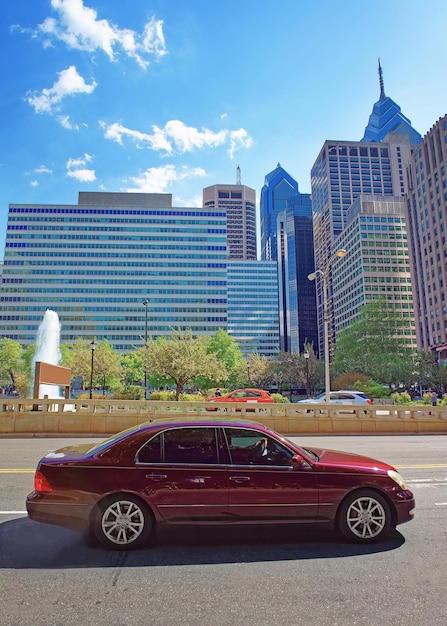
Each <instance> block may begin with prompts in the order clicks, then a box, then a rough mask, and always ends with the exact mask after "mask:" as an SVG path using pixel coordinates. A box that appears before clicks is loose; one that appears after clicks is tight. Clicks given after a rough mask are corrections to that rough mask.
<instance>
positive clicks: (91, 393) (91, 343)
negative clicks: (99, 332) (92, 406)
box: [90, 339, 96, 400]
mask: <svg viewBox="0 0 447 626" xmlns="http://www.w3.org/2000/svg"><path fill="white" fill-rule="evenodd" d="M90 349H91V351H92V364H91V368H90V400H91V399H92V398H93V363H94V359H95V350H96V341H95V340H94V339H93V340H92V341H91V342H90Z"/></svg>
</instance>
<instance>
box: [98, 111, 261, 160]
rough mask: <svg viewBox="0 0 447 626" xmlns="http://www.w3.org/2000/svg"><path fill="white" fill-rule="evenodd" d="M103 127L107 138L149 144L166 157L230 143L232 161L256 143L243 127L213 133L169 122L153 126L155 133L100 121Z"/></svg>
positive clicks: (139, 145) (177, 122)
mask: <svg viewBox="0 0 447 626" xmlns="http://www.w3.org/2000/svg"><path fill="white" fill-rule="evenodd" d="M100 125H101V127H102V128H103V129H104V137H105V138H106V139H110V140H112V141H116V142H117V143H119V144H121V145H122V144H123V138H125V137H127V138H129V139H131V140H132V141H134V142H135V143H136V144H137V146H138V147H142V146H144V145H147V146H148V147H149V148H150V149H152V150H156V151H158V150H160V151H163V152H164V153H165V154H166V155H171V154H173V153H174V152H177V153H178V154H183V153H185V152H192V151H193V150H195V149H202V148H215V147H218V146H222V145H225V144H229V148H228V153H229V155H230V157H231V158H233V155H234V152H235V151H236V150H239V149H241V148H250V147H251V145H252V143H253V140H252V138H251V137H250V135H249V134H248V133H247V131H246V130H245V129H243V128H240V129H239V130H220V131H218V132H214V131H211V130H208V129H207V128H202V129H201V130H199V129H197V128H194V127H192V126H187V125H186V124H184V123H183V122H181V121H180V120H170V121H169V122H167V123H166V124H165V125H164V127H163V128H159V127H158V126H153V127H152V131H153V132H152V134H149V133H142V132H140V131H137V130H132V129H129V128H126V127H125V126H123V125H122V124H120V123H114V124H110V125H109V126H108V125H107V124H105V123H104V122H100Z"/></svg>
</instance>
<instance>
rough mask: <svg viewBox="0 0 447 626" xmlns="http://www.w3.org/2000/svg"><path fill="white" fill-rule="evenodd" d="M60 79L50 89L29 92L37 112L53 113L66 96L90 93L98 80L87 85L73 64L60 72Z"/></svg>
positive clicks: (31, 102)
mask: <svg viewBox="0 0 447 626" xmlns="http://www.w3.org/2000/svg"><path fill="white" fill-rule="evenodd" d="M58 76H59V78H58V80H57V81H56V82H55V83H54V85H53V86H52V87H50V88H49V89H47V88H45V89H42V91H41V92H40V93H36V92H28V94H27V101H28V103H29V104H30V105H31V106H32V107H33V108H34V110H35V112H36V113H52V111H53V109H54V108H55V107H57V105H59V104H60V102H61V101H62V100H63V98H65V97H66V96H72V95H73V94H77V93H87V94H90V93H92V91H93V90H94V89H95V87H96V82H95V81H93V83H92V84H91V85H87V83H86V82H85V80H84V79H83V78H82V76H81V75H80V74H78V71H77V70H76V68H75V67H74V65H71V66H70V67H68V68H67V69H66V70H62V71H61V72H58Z"/></svg>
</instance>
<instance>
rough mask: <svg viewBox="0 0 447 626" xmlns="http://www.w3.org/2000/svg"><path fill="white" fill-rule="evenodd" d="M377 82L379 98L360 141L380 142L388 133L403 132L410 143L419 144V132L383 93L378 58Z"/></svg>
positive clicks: (381, 72) (380, 67)
mask: <svg viewBox="0 0 447 626" xmlns="http://www.w3.org/2000/svg"><path fill="white" fill-rule="evenodd" d="M379 82H380V98H379V100H378V101H377V102H376V103H375V104H374V107H373V111H372V113H371V115H370V116H369V121H368V125H367V126H366V128H365V134H364V135H363V139H362V141H366V142H371V141H376V142H382V141H385V137H386V136H387V135H388V134H389V133H403V134H405V135H407V136H408V138H409V140H410V143H411V144H413V145H417V144H420V143H421V139H422V137H421V135H420V133H418V131H417V130H415V129H414V128H413V127H412V125H411V121H410V120H409V119H408V117H405V115H404V114H403V113H402V110H401V108H400V106H399V105H398V104H396V102H394V100H391V98H389V97H388V96H387V95H385V87H384V82H383V71H382V66H381V65H380V59H379Z"/></svg>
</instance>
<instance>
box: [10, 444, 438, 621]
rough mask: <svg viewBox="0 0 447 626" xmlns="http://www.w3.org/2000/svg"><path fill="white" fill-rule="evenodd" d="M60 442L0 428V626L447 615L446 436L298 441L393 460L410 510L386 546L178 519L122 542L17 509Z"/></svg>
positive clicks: (419, 618) (410, 618)
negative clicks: (140, 542)
mask: <svg viewBox="0 0 447 626" xmlns="http://www.w3.org/2000/svg"><path fill="white" fill-rule="evenodd" d="M67 441H68V440H67V439H64V440H61V439H0V625H1V626H15V625H17V626H23V625H24V624H27V625H32V626H40V625H41V624H42V625H43V624H45V625H46V626H53V625H54V626H59V625H64V626H65V625H67V626H71V625H73V626H74V625H76V626H78V625H79V624H88V626H95V625H100V626H102V625H106V624H107V625H109V626H124V625H126V626H127V625H132V626H140V625H141V626H143V625H144V626H152V625H153V626H177V625H181V626H190V625H191V626H196V625H199V624H200V625H201V626H202V625H203V626H205V625H206V626H214V625H216V626H217V625H218V626H227V625H228V626H230V625H231V626H234V625H236V626H238V625H239V624H240V625H241V626H242V625H243V626H258V625H262V626H270V625H272V626H277V625H281V626H288V625H295V624H296V625H299V626H300V625H301V624H302V625H303V626H304V625H305V626H326V625H330V626H355V625H363V624H365V625H366V624H367V625H368V626H376V625H377V626H379V625H380V626H395V625H396V626H397V625H399V626H400V625H402V626H412V625H415V626H425V625H426V624H427V625H428V624H430V625H433V626H437V625H442V626H446V624H447V601H446V593H447V436H445V435H437V436H428V435H427V436H420V435H418V436H414V435H413V436H395V435H394V436H389V437H387V436H370V437H368V436H363V437H360V436H352V437H300V438H299V439H297V441H299V442H300V443H301V444H302V445H305V446H309V447H311V446H316V447H331V448H338V449H344V450H348V451H353V452H360V453H362V454H367V455H369V456H373V457H375V458H380V459H383V460H385V461H387V462H389V463H391V464H392V465H395V466H397V467H398V469H399V471H400V472H401V473H402V474H403V475H404V477H405V478H406V479H407V482H408V483H409V486H410V488H411V489H412V490H413V491H414V493H415V497H416V505H417V509H416V515H415V519H414V520H413V521H412V522H410V523H407V524H404V525H402V526H399V528H398V530H397V531H396V532H395V533H394V534H393V535H392V536H391V537H390V538H389V539H388V540H387V541H386V542H384V543H381V544H378V545H372V546H357V545H353V544H347V543H344V542H343V541H342V540H341V539H340V538H339V537H338V536H337V535H335V534H332V533H331V534H323V533H321V532H319V533H317V532H316V531H314V532H312V531H306V532H305V533H303V532H302V531H297V530H296V529H284V528H283V527H280V528H273V529H272V528H269V529H262V530H253V528H246V529H243V530H236V529H231V530H228V531H227V530H225V531H222V530H219V531H218V530H212V531H211V530H210V531H203V530H191V531H185V530H181V531H180V530H175V531H169V532H166V531H165V532H163V533H162V534H160V536H159V541H158V543H157V544H156V545H155V546H153V547H151V548H148V549H143V550H139V551H133V552H127V553H118V552H113V551H108V550H103V549H102V548H99V547H97V546H96V545H93V544H88V543H86V542H85V541H84V540H83V539H82V538H81V537H80V536H79V535H77V534H76V533H73V532H71V531H68V530H65V529H62V528H57V527H53V526H47V525H44V524H38V523H36V522H32V521H31V520H28V519H27V517H26V514H25V513H24V509H25V505H24V500H25V497H26V495H27V494H28V493H29V492H30V491H31V490H32V488H33V472H34V468H35V465H36V463H37V461H38V459H39V458H40V457H41V456H43V455H44V454H46V453H47V451H49V450H53V449H55V448H57V447H60V446H62V445H66V443H67ZM69 441H70V443H73V442H74V441H76V440H75V439H70V440H69ZM81 441H83V442H85V441H86V440H85V439H83V440H81Z"/></svg>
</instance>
